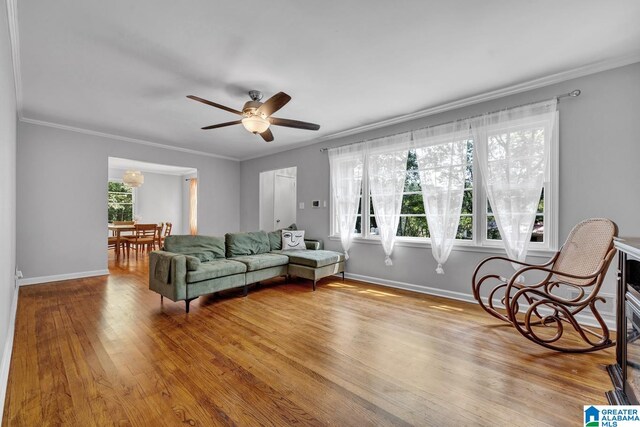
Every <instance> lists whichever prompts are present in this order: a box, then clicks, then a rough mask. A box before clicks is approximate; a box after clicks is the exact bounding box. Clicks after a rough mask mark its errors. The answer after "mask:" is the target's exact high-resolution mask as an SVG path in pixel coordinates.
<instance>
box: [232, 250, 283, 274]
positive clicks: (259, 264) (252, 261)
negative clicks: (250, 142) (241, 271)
mask: <svg viewBox="0 0 640 427" xmlns="http://www.w3.org/2000/svg"><path fill="white" fill-rule="evenodd" d="M232 260H233V261H238V262H241V263H243V264H245V265H246V266H247V271H256V270H262V269H265V268H269V267H277V266H279V265H287V264H288V263H289V258H288V257H287V256H285V255H279V254H274V253H271V254H259V255H244V256H237V257H233V258H232Z"/></svg>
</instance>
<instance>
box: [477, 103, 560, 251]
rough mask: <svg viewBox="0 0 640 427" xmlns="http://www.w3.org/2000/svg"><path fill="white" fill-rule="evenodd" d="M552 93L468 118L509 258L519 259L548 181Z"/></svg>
mask: <svg viewBox="0 0 640 427" xmlns="http://www.w3.org/2000/svg"><path fill="white" fill-rule="evenodd" d="M556 104H557V101H556V100H555V99H553V100H550V101H545V102H540V103H537V104H532V105H527V106H523V107H517V108H513V109H509V110H504V111H501V112H498V113H492V114H485V115H484V116H482V117H478V118H475V119H472V126H471V128H472V131H473V139H474V147H475V152H476V155H477V157H478V164H479V165H480V171H481V175H482V182H483V184H484V188H485V190H486V193H487V197H488V198H489V203H490V204H491V210H492V214H493V216H494V217H495V220H496V223H497V225H498V231H499V232H500V236H501V238H502V242H503V243H504V247H505V249H506V251H507V254H508V255H509V257H510V258H512V259H516V260H518V261H524V260H525V258H526V256H527V249H528V247H529V240H530V239H531V231H532V229H533V223H534V221H535V215H536V211H537V208H538V201H539V200H540V194H541V192H542V187H543V185H544V182H545V181H547V182H548V181H549V166H550V165H549V155H550V151H551V138H552V137H553V135H552V133H553V130H554V124H555V119H556Z"/></svg>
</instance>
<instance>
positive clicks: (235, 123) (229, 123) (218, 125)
mask: <svg viewBox="0 0 640 427" xmlns="http://www.w3.org/2000/svg"><path fill="white" fill-rule="evenodd" d="M240 123H242V120H234V121H232V122H226V123H218V124H217V125H211V126H205V127H203V128H202V130H209V129H216V128H223V127H225V126H231V125H239V124H240Z"/></svg>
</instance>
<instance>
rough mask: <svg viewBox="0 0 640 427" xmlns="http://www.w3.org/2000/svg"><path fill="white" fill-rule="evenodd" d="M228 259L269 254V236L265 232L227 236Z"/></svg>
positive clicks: (228, 234) (230, 234)
mask: <svg viewBox="0 0 640 427" xmlns="http://www.w3.org/2000/svg"><path fill="white" fill-rule="evenodd" d="M225 244H226V250H227V252H226V253H227V258H231V257H236V256H241V255H256V254H264V253H268V252H269V251H270V250H271V247H270V246H269V236H267V233H266V232H264V231H250V232H248V233H227V234H226V235H225Z"/></svg>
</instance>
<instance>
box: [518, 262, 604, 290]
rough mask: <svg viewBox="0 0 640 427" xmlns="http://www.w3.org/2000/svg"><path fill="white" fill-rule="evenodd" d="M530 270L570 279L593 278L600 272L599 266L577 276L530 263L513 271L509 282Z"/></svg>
mask: <svg viewBox="0 0 640 427" xmlns="http://www.w3.org/2000/svg"><path fill="white" fill-rule="evenodd" d="M532 270H539V271H544V272H545V273H548V274H549V275H552V274H555V275H557V276H562V277H569V278H571V279H578V280H588V279H593V278H595V277H597V276H598V275H599V274H600V273H602V271H601V269H600V268H599V269H598V270H597V271H596V272H595V273H592V274H588V275H586V276H579V275H576V274H571V273H564V272H562V271H558V270H554V269H552V268H546V267H545V266H538V265H532V266H529V267H523V268H521V269H520V270H518V271H516V272H515V273H513V276H511V278H510V279H509V282H510V283H511V282H512V281H515V279H516V278H518V277H519V276H521V275H522V274H523V273H526V272H527V271H532ZM523 285H524V286H527V285H526V284H524V283H523Z"/></svg>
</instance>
